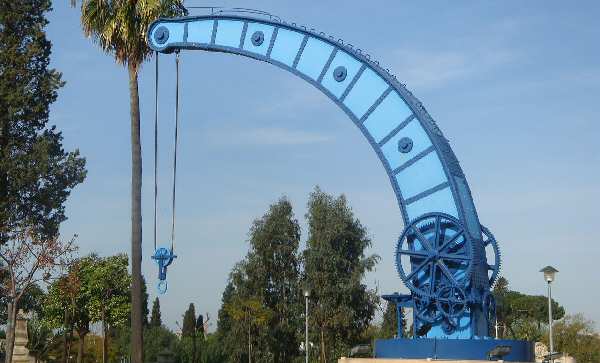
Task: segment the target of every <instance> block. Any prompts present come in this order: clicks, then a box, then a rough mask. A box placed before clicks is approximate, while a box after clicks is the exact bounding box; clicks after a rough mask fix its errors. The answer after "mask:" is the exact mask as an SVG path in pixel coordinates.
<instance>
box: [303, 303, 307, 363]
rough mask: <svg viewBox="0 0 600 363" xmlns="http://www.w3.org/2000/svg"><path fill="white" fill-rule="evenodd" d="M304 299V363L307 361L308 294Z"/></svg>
mask: <svg viewBox="0 0 600 363" xmlns="http://www.w3.org/2000/svg"><path fill="white" fill-rule="evenodd" d="M304 300H305V302H306V310H305V312H304V320H305V322H304V335H305V339H306V340H305V342H304V356H305V358H306V363H308V296H305V297H304Z"/></svg>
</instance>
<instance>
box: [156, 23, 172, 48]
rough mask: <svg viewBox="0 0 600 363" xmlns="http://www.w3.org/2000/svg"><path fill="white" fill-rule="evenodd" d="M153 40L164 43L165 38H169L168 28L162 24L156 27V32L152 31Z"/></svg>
mask: <svg viewBox="0 0 600 363" xmlns="http://www.w3.org/2000/svg"><path fill="white" fill-rule="evenodd" d="M154 40H156V42H157V43H158V44H165V43H166V42H167V40H169V29H167V28H166V27H164V26H161V27H159V28H158V29H156V32H154Z"/></svg>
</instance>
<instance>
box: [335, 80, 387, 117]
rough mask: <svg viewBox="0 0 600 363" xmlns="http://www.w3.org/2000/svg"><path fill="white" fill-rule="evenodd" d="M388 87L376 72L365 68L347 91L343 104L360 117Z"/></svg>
mask: <svg viewBox="0 0 600 363" xmlns="http://www.w3.org/2000/svg"><path fill="white" fill-rule="evenodd" d="M388 87H389V85H388V84H387V83H386V82H385V81H384V80H383V79H382V78H381V77H379V75H377V73H375V72H374V71H373V70H371V69H369V68H367V69H365V71H363V73H362V74H361V75H360V77H359V78H358V80H357V81H356V83H355V84H354V86H353V87H352V89H351V90H350V91H349V92H348V95H347V96H346V98H345V99H344V104H345V105H346V107H348V108H349V109H350V111H352V113H354V116H356V118H358V119H360V118H362V117H363V115H364V114H365V112H367V110H368V109H369V108H370V107H371V105H373V103H375V101H376V100H377V98H379V96H381V94H382V93H383V92H384V91H385V90H386V89H387V88H388Z"/></svg>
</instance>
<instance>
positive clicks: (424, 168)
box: [396, 152, 447, 199]
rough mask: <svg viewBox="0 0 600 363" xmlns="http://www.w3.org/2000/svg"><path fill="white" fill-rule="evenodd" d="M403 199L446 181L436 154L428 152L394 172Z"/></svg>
mask: <svg viewBox="0 0 600 363" xmlns="http://www.w3.org/2000/svg"><path fill="white" fill-rule="evenodd" d="M396 180H397V182H398V185H399V187H400V190H402V195H404V198H405V199H408V198H410V197H413V196H415V195H417V194H419V193H421V192H422V191H424V190H426V189H429V188H432V187H435V186H436V185H438V184H441V183H444V182H446V181H447V179H446V174H445V173H444V169H443V168H442V163H441V162H440V159H439V158H438V156H437V154H436V153H434V152H430V153H429V154H427V155H425V156H423V157H422V158H420V159H419V160H417V161H416V162H414V163H413V164H411V165H409V166H407V167H406V168H405V169H403V170H402V171H400V172H399V173H398V174H396Z"/></svg>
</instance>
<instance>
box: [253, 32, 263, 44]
mask: <svg viewBox="0 0 600 363" xmlns="http://www.w3.org/2000/svg"><path fill="white" fill-rule="evenodd" d="M264 41H265V34H264V33H263V32H261V31H260V30H257V31H255V32H254V34H252V44H254V46H256V47H258V46H259V45H261V44H262V43H263V42H264Z"/></svg>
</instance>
